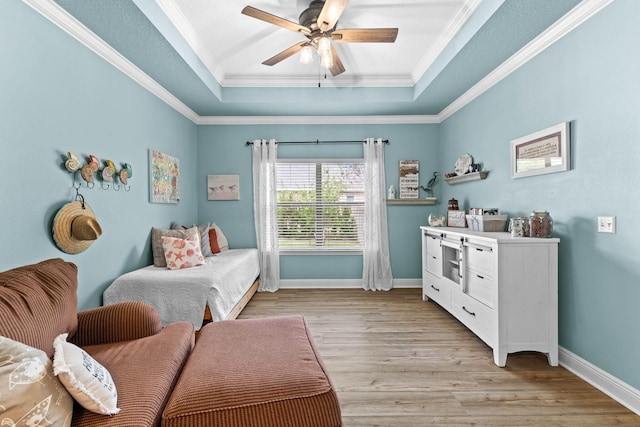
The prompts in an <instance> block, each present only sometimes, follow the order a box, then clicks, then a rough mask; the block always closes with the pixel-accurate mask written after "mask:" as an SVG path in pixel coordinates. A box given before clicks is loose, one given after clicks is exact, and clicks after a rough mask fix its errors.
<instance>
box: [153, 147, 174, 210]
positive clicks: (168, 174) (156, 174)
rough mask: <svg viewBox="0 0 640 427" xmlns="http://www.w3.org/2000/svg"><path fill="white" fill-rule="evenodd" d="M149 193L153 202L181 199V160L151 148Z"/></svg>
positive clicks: (170, 201)
mask: <svg viewBox="0 0 640 427" xmlns="http://www.w3.org/2000/svg"><path fill="white" fill-rule="evenodd" d="M149 175H150V177H149V185H150V188H149V194H150V202H151V203H178V202H179V201H180V160H178V159H177V158H175V157H172V156H170V155H168V154H165V153H161V152H159V151H155V150H149Z"/></svg>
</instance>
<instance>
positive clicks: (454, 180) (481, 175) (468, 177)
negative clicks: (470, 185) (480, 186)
mask: <svg viewBox="0 0 640 427" xmlns="http://www.w3.org/2000/svg"><path fill="white" fill-rule="evenodd" d="M487 175H489V171H480V172H471V173H466V174H464V175H458V176H452V177H451V178H445V179H444V180H445V181H447V184H451V185H453V184H461V183H463V182H468V181H478V180H481V179H485V178H486V177H487Z"/></svg>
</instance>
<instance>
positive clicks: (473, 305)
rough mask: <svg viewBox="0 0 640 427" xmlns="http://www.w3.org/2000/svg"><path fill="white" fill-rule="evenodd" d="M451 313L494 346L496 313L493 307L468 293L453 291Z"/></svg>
mask: <svg viewBox="0 0 640 427" xmlns="http://www.w3.org/2000/svg"><path fill="white" fill-rule="evenodd" d="M451 314H453V315H454V316H456V318H457V319H458V320H460V321H461V322H462V323H464V324H465V326H466V327H467V328H469V329H471V331H472V332H473V333H474V334H476V335H477V336H478V337H480V339H482V340H483V341H484V342H486V343H487V344H488V345H489V346H490V347H493V345H494V342H495V337H494V332H493V330H494V329H495V328H494V327H493V324H494V319H495V313H494V311H493V310H492V309H490V308H489V307H487V306H486V305H484V304H482V303H480V302H478V301H476V300H475V299H473V298H471V297H470V296H468V295H465V294H461V293H457V292H453V293H452V294H451Z"/></svg>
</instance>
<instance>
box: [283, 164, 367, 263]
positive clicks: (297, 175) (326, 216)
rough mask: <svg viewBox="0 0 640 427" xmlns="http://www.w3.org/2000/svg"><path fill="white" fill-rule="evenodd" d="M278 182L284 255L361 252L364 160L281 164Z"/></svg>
mask: <svg viewBox="0 0 640 427" xmlns="http://www.w3.org/2000/svg"><path fill="white" fill-rule="evenodd" d="M276 182H277V192H278V197H277V204H278V208H277V210H278V244H279V246H280V249H281V250H284V251H289V250H291V251H309V250H312V251H335V250H341V251H362V241H363V238H364V162H363V160H362V159H356V160H353V159H352V160H315V159H314V160H309V159H304V160H291V159H283V160H278V163H277V169H276Z"/></svg>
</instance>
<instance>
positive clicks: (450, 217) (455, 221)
mask: <svg viewBox="0 0 640 427" xmlns="http://www.w3.org/2000/svg"><path fill="white" fill-rule="evenodd" d="M466 226H467V219H466V217H465V211H447V227H461V228H465V227H466Z"/></svg>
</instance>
